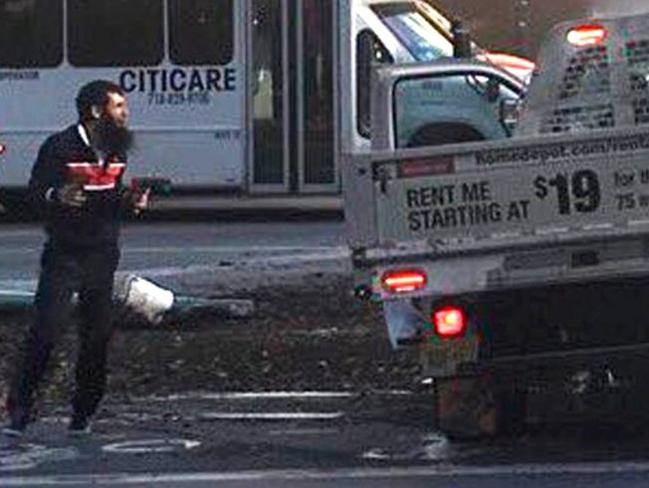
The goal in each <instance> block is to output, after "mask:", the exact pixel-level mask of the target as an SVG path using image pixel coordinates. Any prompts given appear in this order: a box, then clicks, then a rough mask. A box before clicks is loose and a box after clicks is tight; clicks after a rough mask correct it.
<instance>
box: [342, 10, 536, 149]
mask: <svg viewBox="0 0 649 488" xmlns="http://www.w3.org/2000/svg"><path fill="white" fill-rule="evenodd" d="M342 3H343V4H344V5H343V6H342V7H341V9H340V12H341V16H342V17H343V18H341V19H340V25H341V32H342V35H341V44H340V50H341V52H340V60H341V63H340V65H341V73H340V76H339V79H340V83H341V85H340V86H341V89H340V93H341V96H342V97H343V98H344V99H345V100H343V103H342V104H341V106H342V107H348V110H341V121H340V125H341V139H342V148H343V151H344V152H351V153H362V152H366V151H367V150H369V148H370V146H371V143H370V132H371V118H372V116H371V90H370V86H371V78H372V71H373V69H374V68H375V67H381V66H393V65H406V64H410V65H421V64H426V63H429V62H434V61H437V60H440V59H442V60H448V59H450V58H452V57H453V56H454V55H455V56H457V54H458V52H457V46H458V38H457V32H456V30H457V27H458V26H459V24H458V23H454V22H453V21H451V20H450V19H449V18H448V17H447V16H445V15H444V14H443V13H442V12H441V11H440V10H438V9H437V8H435V7H434V6H433V5H432V4H431V3H429V2H426V1H423V0H345V1H343V2H342ZM466 42H467V43H468V51H469V52H468V53H464V55H468V56H470V57H474V58H476V59H480V60H482V61H484V62H485V63H487V64H492V65H495V66H499V67H500V68H502V69H504V70H505V71H507V72H508V73H509V78H514V79H516V78H518V79H519V80H527V79H529V77H530V76H531V73H532V70H533V68H534V63H532V62H531V61H529V60H526V59H524V58H520V57H517V56H512V55H508V54H502V53H490V52H487V51H485V50H483V49H481V48H480V47H479V46H478V45H477V44H476V43H474V42H471V41H469V40H468V39H467V40H466ZM344 66H353V67H354V69H349V70H347V69H342V67H344ZM425 69H426V68H424V70H425ZM514 84H515V85H521V84H522V83H521V82H520V81H517V82H514ZM426 85H427V83H426V82H424V83H423V87H422V86H419V87H415V86H414V83H411V84H409V86H408V87H407V88H408V91H410V88H412V89H413V90H412V91H411V92H410V93H411V94H412V95H413V96H412V97H411V98H410V100H406V98H407V97H404V101H405V102H408V101H409V102H413V103H415V104H417V103H418V102H417V99H418V97H421V96H422V95H423V94H425V93H427V92H428V93H429V92H430V89H429V88H430V86H428V87H426ZM459 86H462V85H458V87H459ZM347 87H349V88H347ZM404 87H405V85H404ZM422 88H423V91H422ZM424 96H425V95H424ZM469 104H470V102H469ZM417 108H418V110H417V112H418V115H417V116H416V117H413V118H412V119H410V121H409V122H408V124H409V125H410V127H409V128H408V129H404V130H405V131H406V132H409V136H410V139H409V140H408V141H406V145H411V146H413V145H428V144H436V143H439V142H437V138H436V136H434V135H433V134H434V133H435V132H438V129H439V125H438V124H439V123H443V118H444V117H445V116H446V115H447V114H445V113H436V112H435V110H431V106H430V105H426V106H421V105H420V106H418V107H417ZM468 117H471V116H470V115H468V116H467V118H468ZM443 129H444V132H445V133H446V134H448V131H449V130H450V131H454V130H455V129H457V127H455V126H454V125H447V126H446V127H445V128H443ZM487 132H488V133H483V135H482V137H479V138H477V139H484V138H491V135H492V134H491V132H493V130H492V129H489V131H487ZM415 134H416V136H415ZM464 136H467V134H465V135H464ZM498 136H504V134H498ZM461 140H465V139H464V138H461ZM443 141H444V142H450V141H448V137H447V136H444V138H443Z"/></svg>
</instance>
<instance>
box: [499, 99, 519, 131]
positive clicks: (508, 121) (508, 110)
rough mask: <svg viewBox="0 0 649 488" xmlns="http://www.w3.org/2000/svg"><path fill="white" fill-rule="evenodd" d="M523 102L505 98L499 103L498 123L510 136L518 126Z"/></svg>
mask: <svg viewBox="0 0 649 488" xmlns="http://www.w3.org/2000/svg"><path fill="white" fill-rule="evenodd" d="M522 105H523V101H522V100H520V99H514V98H505V99H503V100H501V101H500V114H499V116H500V123H501V124H502V125H503V127H504V128H505V130H506V131H507V133H508V134H509V135H510V136H511V135H512V132H514V129H515V128H516V125H517V124H518V118H519V115H520V112H521V107H522Z"/></svg>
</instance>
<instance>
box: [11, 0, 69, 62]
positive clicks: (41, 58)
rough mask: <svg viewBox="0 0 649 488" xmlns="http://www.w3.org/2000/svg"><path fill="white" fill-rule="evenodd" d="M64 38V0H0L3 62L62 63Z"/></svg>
mask: <svg viewBox="0 0 649 488" xmlns="http://www.w3.org/2000/svg"><path fill="white" fill-rule="evenodd" d="M62 38H63V2H62V0H0V66H2V67H8V68H51V67H54V66H58V65H59V64H60V63H61V59H62V57H63V49H62V45H63V41H62Z"/></svg>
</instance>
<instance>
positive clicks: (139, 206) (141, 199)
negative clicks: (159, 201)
mask: <svg viewBox="0 0 649 488" xmlns="http://www.w3.org/2000/svg"><path fill="white" fill-rule="evenodd" d="M150 196H151V188H147V189H146V190H144V191H143V192H142V193H135V194H134V199H133V212H134V213H135V215H139V214H140V213H142V212H144V211H145V210H148V208H149V203H150V198H149V197H150Z"/></svg>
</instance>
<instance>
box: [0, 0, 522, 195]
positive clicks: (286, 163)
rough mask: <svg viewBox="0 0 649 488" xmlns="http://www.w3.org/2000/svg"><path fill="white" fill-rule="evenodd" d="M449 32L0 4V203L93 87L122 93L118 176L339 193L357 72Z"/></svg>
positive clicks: (180, 10) (265, 15)
mask: <svg viewBox="0 0 649 488" xmlns="http://www.w3.org/2000/svg"><path fill="white" fill-rule="evenodd" d="M449 29H450V22H449V21H448V20H447V19H446V18H445V17H444V16H443V15H442V14H441V13H440V12H439V11H438V10H437V9H435V8H434V7H433V6H432V5H431V4H430V2H428V1H423V0H389V1H388V0H336V1H334V0H0V190H1V191H2V193H0V200H2V199H3V198H5V199H6V198H8V196H11V195H13V194H14V193H16V192H17V193H20V192H21V191H23V190H24V188H25V186H26V184H27V181H28V178H29V172H30V169H31V165H32V164H33V161H34V159H35V156H36V151H37V148H38V146H39V145H40V144H41V143H42V142H43V140H44V139H45V138H46V137H47V135H49V134H50V133H52V132H54V131H57V130H60V129H62V128H63V127H65V126H66V125H67V124H70V123H73V122H74V121H75V119H76V113H75V109H74V97H75V94H76V92H77V90H78V88H79V87H80V86H81V85H83V84H84V83H86V82H87V81H90V80H92V79H97V78H104V79H109V80H113V81H116V82H117V83H119V84H120V85H121V86H122V87H123V88H124V90H126V92H127V93H128V97H129V102H130V107H131V127H132V128H133V129H134V131H135V135H136V145H135V148H134V150H133V153H132V156H131V159H130V163H129V174H130V175H131V176H138V177H165V178H168V179H170V180H171V181H172V183H173V187H174V190H175V192H176V193H183V192H192V193H205V192H209V193H211V192H215V191H219V190H234V191H239V192H244V193H249V192H264V193H268V192H280V193H289V192H301V193H305V192H338V191H339V181H340V177H339V174H340V171H339V166H338V160H339V155H340V147H341V144H342V143H343V142H344V141H343V139H345V138H347V140H348V141H349V140H351V141H352V143H353V144H355V145H356V146H363V145H364V144H367V136H368V133H367V127H365V125H364V123H363V122H364V120H365V119H364V117H366V116H367V111H366V110H365V111H364V110H363V109H364V108H365V109H366V108H367V107H366V105H364V103H363V100H366V97H365V98H364V97H363V94H368V93H369V86H367V85H366V84H367V79H368V78H367V73H368V69H369V68H368V67H369V65H370V64H371V63H375V62H422V61H428V60H431V59H434V58H435V57H439V56H448V55H450V54H451V53H452V39H451V37H450V31H449ZM359 49H360V50H361V52H363V53H364V54H363V56H357V52H358V50H359ZM510 61H511V60H510ZM358 86H360V87H361V89H360V91H359V90H358V88H357V87H358ZM359 98H360V99H362V100H360V99H359ZM340 134H344V137H341V136H340ZM349 136H351V139H349ZM3 195H4V196H3Z"/></svg>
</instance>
